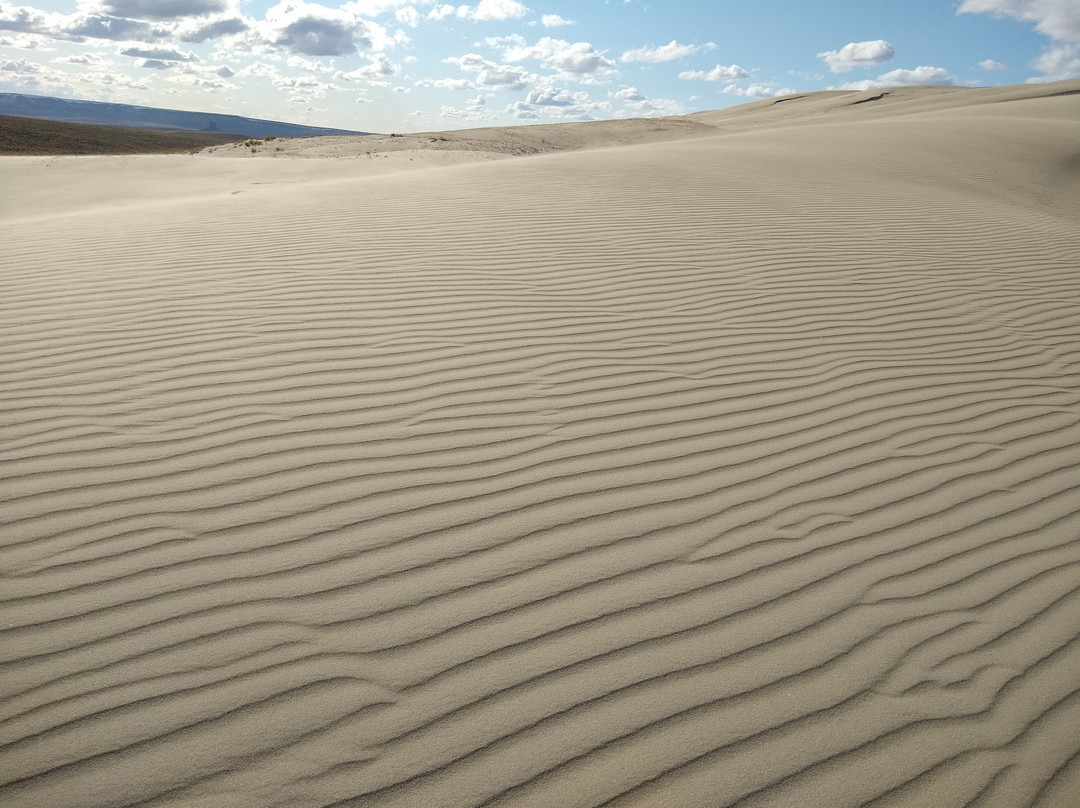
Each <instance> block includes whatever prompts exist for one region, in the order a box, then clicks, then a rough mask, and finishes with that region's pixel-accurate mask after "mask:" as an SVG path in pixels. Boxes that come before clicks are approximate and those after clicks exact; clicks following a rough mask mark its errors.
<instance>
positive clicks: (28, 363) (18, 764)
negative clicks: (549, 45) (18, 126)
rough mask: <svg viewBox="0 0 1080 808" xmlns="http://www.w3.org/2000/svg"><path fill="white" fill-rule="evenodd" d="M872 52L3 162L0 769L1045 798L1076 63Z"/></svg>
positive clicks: (65, 797)
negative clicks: (738, 102)
mask: <svg viewBox="0 0 1080 808" xmlns="http://www.w3.org/2000/svg"><path fill="white" fill-rule="evenodd" d="M880 93H881V91H880V90H878V91H871V92H867V93H858V92H848V93H815V94H810V95H807V96H801V97H792V98H789V99H779V100H772V99H770V100H767V101H762V102H758V103H755V104H749V105H747V106H745V107H739V108H736V109H732V110H725V111H721V112H715V113H703V114H699V115H692V116H686V117H682V118H674V119H664V120H658V121H622V122H604V123H592V124H580V125H563V126H538V127H527V128H510V129H493V130H474V131H471V132H447V133H433V134H427V135H423V136H417V135H408V136H404V137H389V136H386V137H378V136H373V137H366V138H321V139H317V140H296V141H287V140H282V141H265V142H262V143H259V144H256V145H255V146H240V147H219V148H218V149H216V150H215V151H213V152H210V153H204V154H200V155H197V156H193V157H192V156H164V157H160V156H143V157H108V158H29V157H27V158H6V159H0V178H2V179H3V184H4V188H5V192H4V195H3V197H4V198H3V201H2V202H0V205H2V211H0V243H3V244H4V248H3V253H4V260H3V266H2V269H0V282H2V294H0V411H2V416H0V500H2V501H0V575H2V576H3V577H2V579H0V580H2V586H0V599H2V602H0V655H2V657H0V658H2V660H3V662H2V664H0V779H2V785H0V804H3V805H4V806H12V807H14V806H21V807H25V808H37V807H38V806H46V805H47V806H72V807H73V808H74V807H75V806H78V807H79V808H85V807H86V806H130V805H136V804H138V805H141V806H154V807H155V808H157V807H160V806H175V807H176V808H180V807H181V806H215V807H216V806H238V807H239V806H245V807H246V806H320V807H322V806H478V805H490V806H599V805H610V806H721V805H744V806H796V805H797V806H821V807H822V808H825V807H826V806H841V805H850V806H854V805H873V806H882V807H883V806H905V807H906V806H920V807H925V806H968V805H970V806H981V807H986V806H1001V807H1002V808H1015V807H1016V806H1026V805H1037V806H1043V807H1044V808H1049V807H1052V808H1069V807H1071V806H1074V805H1076V804H1077V798H1078V795H1080V734H1078V732H1077V727H1080V541H1078V536H1080V269H1078V268H1080V228H1078V226H1077V221H1078V217H1080V94H1078V93H1080V82H1069V83H1062V84H1048V85H1031V86H1024V87H1011V88H998V89H987V90H970V89H959V88H894V89H890V90H887V91H886V93H885V94H884V95H882V96H881V97H880V98H876V99H875V98H874V96H877V95H879V94H880ZM859 102H862V103H859ZM252 149H254V152H252ZM521 154H528V155H532V156H529V157H521V158H517V159H511V156H512V155H521ZM230 157H232V158H235V159H226V158H230Z"/></svg>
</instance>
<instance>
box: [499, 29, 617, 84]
mask: <svg viewBox="0 0 1080 808" xmlns="http://www.w3.org/2000/svg"><path fill="white" fill-rule="evenodd" d="M506 39H507V44H508V45H510V47H508V48H507V51H506V54H505V56H504V58H505V59H506V61H508V62H529V61H538V62H540V63H542V64H544V65H546V66H547V67H550V68H552V69H554V70H558V71H559V72H560V73H564V74H568V75H572V76H577V77H582V76H591V75H597V74H605V73H612V72H614V71H615V62H613V61H612V60H611V59H608V58H607V57H606V56H604V54H602V53H601V52H600V51H598V50H597V49H596V48H594V47H593V46H592V45H590V44H589V43H588V42H573V43H571V42H567V41H566V40H565V39H553V38H552V37H549V36H545V37H542V38H541V39H540V40H539V41H538V42H537V43H536V44H535V45H526V44H524V40H511V39H510V38H509V37H508V38H506ZM515 43H517V44H515Z"/></svg>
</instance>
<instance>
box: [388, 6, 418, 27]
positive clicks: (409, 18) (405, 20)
mask: <svg viewBox="0 0 1080 808" xmlns="http://www.w3.org/2000/svg"><path fill="white" fill-rule="evenodd" d="M394 19H396V20H397V21H398V22H400V23H401V24H402V25H407V26H409V27H410V28H415V27H416V26H418V25H419V24H420V12H419V11H417V10H416V9H415V8H413V7H412V6H405V7H404V8H399V9H397V10H396V11H395V12H394Z"/></svg>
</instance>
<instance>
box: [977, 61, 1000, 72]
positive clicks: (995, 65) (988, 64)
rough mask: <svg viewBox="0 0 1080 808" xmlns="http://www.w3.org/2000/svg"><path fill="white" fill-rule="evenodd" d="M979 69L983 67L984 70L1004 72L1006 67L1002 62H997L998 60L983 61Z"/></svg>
mask: <svg viewBox="0 0 1080 808" xmlns="http://www.w3.org/2000/svg"><path fill="white" fill-rule="evenodd" d="M979 67H981V68H982V69H983V70H1004V69H1005V65H1003V64H1002V63H1001V62H999V61H997V60H996V59H983V60H982V61H981V62H979Z"/></svg>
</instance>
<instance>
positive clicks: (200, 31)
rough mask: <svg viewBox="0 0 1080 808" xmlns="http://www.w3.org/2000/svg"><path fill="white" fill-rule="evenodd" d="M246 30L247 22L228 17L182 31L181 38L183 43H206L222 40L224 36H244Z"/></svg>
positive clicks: (180, 32)
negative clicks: (209, 40) (207, 41)
mask: <svg viewBox="0 0 1080 808" xmlns="http://www.w3.org/2000/svg"><path fill="white" fill-rule="evenodd" d="M246 30H248V24H247V22H246V21H244V20H242V19H240V18H239V17H226V18H223V19H220V20H214V21H213V22H207V23H203V24H201V25H197V26H195V27H189V28H186V29H181V30H180V31H179V36H180V40H181V41H182V42H205V41H206V40H208V39H220V38H221V37H223V36H232V35H233V34H242V33H243V32H244V31H246Z"/></svg>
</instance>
